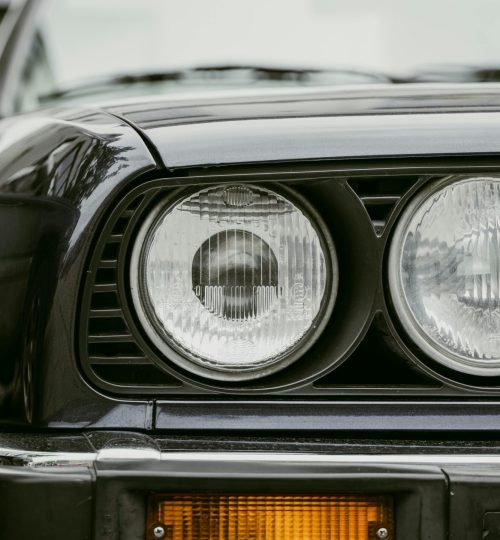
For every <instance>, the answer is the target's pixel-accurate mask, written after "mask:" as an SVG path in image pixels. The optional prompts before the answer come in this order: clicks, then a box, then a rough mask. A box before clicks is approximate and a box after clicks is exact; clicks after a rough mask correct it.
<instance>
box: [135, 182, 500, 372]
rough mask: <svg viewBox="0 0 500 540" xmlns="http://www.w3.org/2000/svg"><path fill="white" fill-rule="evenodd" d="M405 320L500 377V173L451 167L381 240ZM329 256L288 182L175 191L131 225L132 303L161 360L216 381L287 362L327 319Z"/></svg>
mask: <svg viewBox="0 0 500 540" xmlns="http://www.w3.org/2000/svg"><path fill="white" fill-rule="evenodd" d="M388 278H389V291H390V296H391V298H392V302H393V305H394V308H395V312H396V314H397V316H398V318H399V320H400V322H401V325H402V327H403V329H404V330H405V331H406V333H407V334H408V336H409V338H410V339H411V340H412V341H413V342H414V344H415V345H416V346H417V347H418V348H420V349H421V350H422V351H423V352H424V353H425V354H427V355H428V356H429V357H430V358H432V359H434V360H435V361H437V362H438V363H440V364H442V365H444V366H446V367H447V368H451V369H453V370H455V371H459V372H463V373H467V374H472V375H486V376H488V375H490V376H497V375H500V177H475V178H469V177H453V178H447V179H444V180H441V181H439V182H437V183H434V184H431V185H430V186H427V187H426V188H424V189H423V190H422V191H421V192H419V193H418V194H417V195H416V196H415V197H413V198H412V199H411V200H410V202H409V204H408V205H407V207H406V208H405V209H404V211H403V213H402V215H401V216H400V218H399V221H398V223H397V225H396V228H395V231H394V234H393V238H392V241H391V244H390V249H389V265H388ZM337 285H338V264H337V257H336V252H335V247H334V244H333V241H332V239H331V237H330V234H329V232H328V229H327V227H326V226H325V225H324V223H323V222H322V220H321V219H320V217H319V216H318V215H317V214H316V213H315V212H314V210H313V209H312V208H311V207H310V206H309V204H308V203H307V202H306V201H305V200H303V199H302V198H301V197H300V196H298V195H297V194H296V193H295V192H293V191H291V190H288V189H284V188H279V189H277V190H274V189H273V190H270V189H267V188H264V187H261V186H256V185H221V186H215V187H209V188H205V189H198V190H192V191H191V192H189V193H188V194H186V193H185V192H184V195H180V196H179V195H176V194H174V195H172V196H170V197H169V198H167V199H165V200H163V201H161V202H160V203H159V204H158V205H157V206H156V208H154V209H153V211H152V212H151V213H150V215H149V217H148V218H147V220H146V221H145V222H144V223H143V224H142V226H141V229H140V231H139V233H138V235H137V238H136V241H135V244H134V247H133V252H132V260H131V288H132V296H133V301H134V304H135V308H136V311H137V313H138V315H139V318H140V319H141V322H142V325H143V327H144V329H145V331H146V332H147V334H148V335H149V337H150V339H151V340H152V341H153V342H154V343H155V345H156V346H157V347H158V348H159V349H160V350H161V351H162V352H163V353H164V354H165V356H166V357H168V358H169V359H171V360H173V361H174V362H176V363H177V364H178V365H179V366H181V367H183V368H184V369H186V370H188V371H191V372H193V373H196V374H199V375H203V376H206V377H208V378H211V379H215V380H227V381H238V380H249V379H256V378H259V377H263V376H265V375H268V374H270V373H273V372H275V371H277V370H279V369H281V368H283V367H285V366H287V365H289V364H291V363H292V362H294V361H295V360H296V359H297V358H298V357H299V356H300V355H301V354H303V353H304V351H305V350H306V349H307V348H308V347H310V346H311V345H312V344H313V343H314V341H315V339H316V338H317V337H318V336H319V334H320V333H321V331H322V329H323V328H324V326H325V325H326V323H327V321H328V318H329V316H330V314H331V311H332V308H333V304H334V302H335V298H336V294H337Z"/></svg>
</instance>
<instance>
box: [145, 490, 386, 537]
mask: <svg viewBox="0 0 500 540" xmlns="http://www.w3.org/2000/svg"><path fill="white" fill-rule="evenodd" d="M381 531H382V532H381ZM377 532H378V535H377ZM147 534H148V538H149V539H157V538H164V539H165V540H248V539H249V538H251V539H253V540H305V539H307V540H371V539H373V540H376V539H379V538H384V539H388V540H389V539H391V538H393V537H394V523H393V501H392V498H391V497H389V496H378V495H342V494H336V495H332V494H318V495H310V494H242V493H232V494H212V493H201V494H193V493H170V494H153V495H151V496H150V500H149V510H148V532H147Z"/></svg>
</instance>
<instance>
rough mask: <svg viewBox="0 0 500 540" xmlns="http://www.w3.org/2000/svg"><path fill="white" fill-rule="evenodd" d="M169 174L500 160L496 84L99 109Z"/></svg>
mask: <svg viewBox="0 0 500 540" xmlns="http://www.w3.org/2000/svg"><path fill="white" fill-rule="evenodd" d="M102 108H103V109H106V110H107V111H108V112H109V113H112V114H113V115H115V116H118V117H120V118H121V119H122V120H124V121H126V122H128V123H129V124H131V125H132V126H134V128H135V129H136V130H137V131H138V132H139V133H140V134H141V135H142V136H143V138H144V139H145V140H146V141H147V142H148V143H149V144H150V147H151V149H152V151H153V152H154V153H155V154H156V155H157V156H158V158H159V160H161V161H162V162H163V165H164V166H165V167H167V168H171V169H174V168H179V167H194V166H208V165H224V164H234V163H252V162H256V161H259V162H261V161H290V160H298V159H338V158H361V157H375V156H378V157H379V156H390V157H394V156H416V155H450V154H464V153H466V154H476V153H482V154H485V153H486V154H490V153H498V152H500V138H499V133H500V129H499V127H500V84H455V85H452V84H412V85H363V86H357V87H349V88H348V87H333V88H326V89H325V88H318V89H303V90H297V89H284V90H281V89H279V90H267V91H265V92H262V91H259V92H255V91H230V92H218V93H207V94H202V93H197V94H192V95H187V94H186V95H183V94H178V95H174V96H172V95H169V96H156V97H145V98H139V99H137V98H136V99H134V100H132V101H130V100H126V101H122V102H118V103H117V102H115V103H105V104H102Z"/></svg>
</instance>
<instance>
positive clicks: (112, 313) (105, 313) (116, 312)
mask: <svg viewBox="0 0 500 540" xmlns="http://www.w3.org/2000/svg"><path fill="white" fill-rule="evenodd" d="M122 316H123V312H122V310H121V309H120V308H112V309H91V310H90V312H89V317H90V318H93V319H100V318H104V317H122Z"/></svg>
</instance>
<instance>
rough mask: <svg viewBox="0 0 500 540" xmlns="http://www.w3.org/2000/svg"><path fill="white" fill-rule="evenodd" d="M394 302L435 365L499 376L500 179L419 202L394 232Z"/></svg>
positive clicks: (453, 183)
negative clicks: (436, 363)
mask: <svg viewBox="0 0 500 540" xmlns="http://www.w3.org/2000/svg"><path fill="white" fill-rule="evenodd" d="M389 282H390V289H391V295H392V299H393V303H394V305H395V308H396V310H397V312H398V315H399V316H400V319H401V322H402V324H403V326H404V328H405V330H406V331H407V332H408V334H409V335H410V337H411V338H413V340H414V341H415V343H416V344H417V345H418V346H419V347H420V348H421V349H422V350H424V352H426V353H427V354H428V355H429V356H431V357H432V358H433V359H435V360H437V361H438V362H440V363H442V364H443V365H445V366H447V367H450V368H452V369H455V370H458V371H461V372H464V373H469V374H473V375H500V178H499V177H479V178H464V177H460V178H449V179H446V180H444V181H442V182H440V183H438V184H435V185H434V186H432V187H431V189H430V190H428V191H426V192H424V193H422V194H421V195H420V196H417V197H416V198H415V199H414V200H413V201H412V202H411V203H410V204H409V206H408V207H407V209H406V210H405V212H404V213H403V215H402V217H401V219H400V222H399V223H398V226H397V228H396V231H395V234H394V239H393V242H392V245H391V251H390V256H389Z"/></svg>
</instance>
